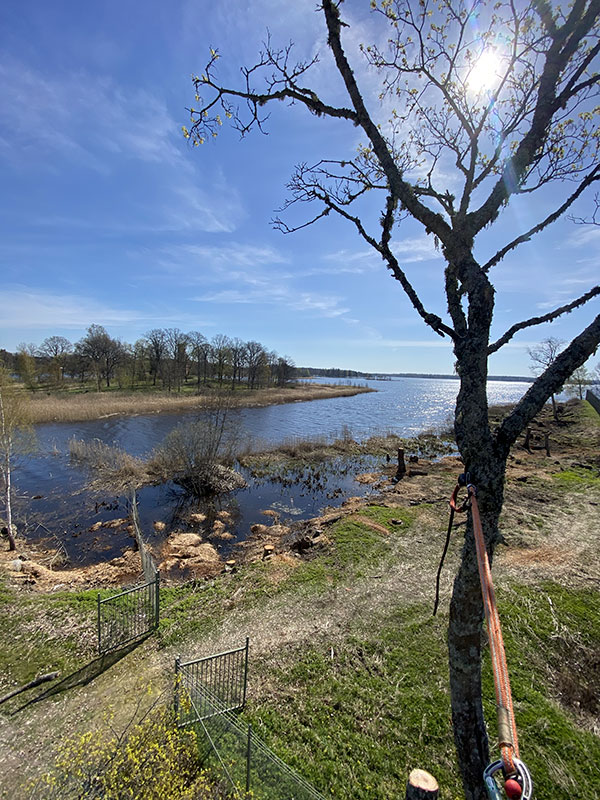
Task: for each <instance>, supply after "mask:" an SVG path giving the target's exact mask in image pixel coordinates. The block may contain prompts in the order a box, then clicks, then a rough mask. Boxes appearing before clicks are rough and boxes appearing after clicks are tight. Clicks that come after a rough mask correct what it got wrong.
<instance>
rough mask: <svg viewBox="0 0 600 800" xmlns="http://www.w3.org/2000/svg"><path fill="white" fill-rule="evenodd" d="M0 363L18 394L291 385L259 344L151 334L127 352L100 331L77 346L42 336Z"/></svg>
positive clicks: (283, 364)
mask: <svg viewBox="0 0 600 800" xmlns="http://www.w3.org/2000/svg"><path fill="white" fill-rule="evenodd" d="M0 362H2V363H3V364H4V366H5V367H6V368H7V369H9V370H10V371H11V372H12V373H13V374H16V375H18V376H19V377H20V378H21V380H22V381H23V383H24V384H25V386H26V387H27V388H28V389H30V390H31V391H33V392H35V391H36V390H37V389H39V388H42V387H43V388H49V387H51V388H55V389H61V388H66V387H67V386H68V385H69V384H71V385H72V384H73V383H79V384H81V385H82V386H85V384H86V383H87V382H91V381H93V383H94V384H95V387H96V388H97V390H98V391H100V389H101V388H102V387H103V386H105V387H106V388H107V389H109V388H111V386H113V385H116V386H118V388H119V389H136V388H143V387H156V388H159V389H161V388H162V389H166V390H167V391H169V392H171V391H176V392H179V391H181V390H182V388H183V387H184V386H186V385H189V384H190V383H192V384H193V383H195V384H196V385H197V386H198V388H200V386H201V385H207V384H211V385H215V384H216V385H218V386H219V387H223V388H225V387H226V386H230V387H231V388H232V389H233V388H235V387H236V386H240V385H244V386H246V387H249V388H250V389H258V388H263V387H268V386H284V385H285V384H286V383H288V382H289V381H291V380H293V379H294V378H295V373H296V369H295V366H294V363H293V361H292V360H291V359H290V358H288V357H286V356H280V355H278V354H277V353H276V352H275V351H273V350H268V349H267V348H266V347H265V346H264V345H262V344H261V343H260V342H256V341H247V342H244V341H242V340H241V339H238V338H230V337H229V336H224V335H223V334H217V335H216V336H213V337H212V339H210V340H209V339H207V338H206V337H205V336H204V335H203V334H202V333H200V332H198V331H191V332H189V333H184V332H183V331H180V330H179V328H153V329H152V330H149V331H148V332H147V333H146V334H145V335H144V336H142V338H141V339H138V340H137V341H136V342H135V343H134V344H129V343H127V342H123V341H121V340H120V339H116V338H114V337H112V336H110V334H109V333H108V332H107V331H106V329H105V328H104V327H103V326H102V325H90V327H89V328H88V329H87V334H86V335H85V336H84V337H83V338H82V339H80V340H79V341H78V342H75V343H73V342H70V341H69V340H68V339H66V338H65V337H64V336H49V337H48V338H46V339H44V341H43V342H41V344H39V345H36V344H21V345H19V347H18V349H17V352H16V353H10V352H8V351H7V350H0Z"/></svg>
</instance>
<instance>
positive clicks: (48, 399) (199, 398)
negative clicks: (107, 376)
mask: <svg viewBox="0 0 600 800" xmlns="http://www.w3.org/2000/svg"><path fill="white" fill-rule="evenodd" d="M369 391H373V390H372V389H369V388H367V387H364V386H338V385H321V384H299V385H297V386H293V387H285V388H282V389H257V390H253V391H250V390H248V389H242V390H236V391H234V392H210V393H206V394H200V395H176V394H167V393H166V392H165V393H144V394H131V393H128V392H117V391H114V392H112V391H111V392H86V393H81V394H52V395H44V396H41V395H34V396H33V397H31V399H30V404H29V413H30V418H31V421H32V422H33V423H43V422H82V421H84V420H92V419H102V418H103V417H110V416H125V415H130V414H160V413H169V412H171V413H174V412H178V411H192V410H195V409H198V410H203V409H210V408H214V407H215V406H218V405H220V404H221V403H222V402H223V397H224V396H226V397H227V400H228V404H229V407H232V408H244V407H256V406H268V405H278V404H281V403H297V402H305V401H308V400H320V399H325V398H329V397H350V396H352V395H355V394H360V393H362V392H369Z"/></svg>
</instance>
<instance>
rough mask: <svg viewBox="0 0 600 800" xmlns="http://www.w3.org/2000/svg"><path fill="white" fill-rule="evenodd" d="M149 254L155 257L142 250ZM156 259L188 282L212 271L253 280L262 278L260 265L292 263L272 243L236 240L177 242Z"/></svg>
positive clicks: (201, 278)
mask: <svg viewBox="0 0 600 800" xmlns="http://www.w3.org/2000/svg"><path fill="white" fill-rule="evenodd" d="M148 255H150V256H151V257H154V255H153V254H152V253H148V252H146V251H142V252H141V253H140V256H141V257H142V258H146V257H147V256H148ZM155 260H156V263H157V264H158V265H159V266H160V268H161V271H164V270H166V271H167V272H168V273H169V274H170V275H180V276H181V277H183V278H184V279H185V280H186V282H204V281H206V279H207V277H209V276H210V275H211V274H212V276H213V277H214V278H215V279H218V280H221V279H222V278H227V279H228V280H234V279H235V280H239V281H243V282H253V281H256V280H258V279H259V276H258V274H257V272H256V270H257V269H259V268H263V267H265V266H271V265H279V264H287V263H289V257H288V256H287V255H286V254H285V253H282V252H281V251H280V250H277V249H276V248H274V247H271V246H270V245H255V244H248V243H244V242H235V241H234V242H232V241H227V242H226V243H222V244H219V245H207V244H199V245H195V244H182V245H174V246H172V247H169V248H164V249H162V250H161V251H159V253H158V256H157V257H156V259H155ZM272 277H273V276H267V275H265V276H264V277H263V280H265V281H267V280H271V279H272ZM278 277H281V276H278Z"/></svg>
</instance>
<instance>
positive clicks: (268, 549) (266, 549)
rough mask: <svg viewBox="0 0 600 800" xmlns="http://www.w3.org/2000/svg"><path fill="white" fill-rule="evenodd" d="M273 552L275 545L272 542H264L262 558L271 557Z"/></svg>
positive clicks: (264, 559)
mask: <svg viewBox="0 0 600 800" xmlns="http://www.w3.org/2000/svg"><path fill="white" fill-rule="evenodd" d="M274 552H275V546H274V545H272V544H265V545H263V555H262V560H263V561H266V560H267V559H268V558H271V556H272V555H273V553H274Z"/></svg>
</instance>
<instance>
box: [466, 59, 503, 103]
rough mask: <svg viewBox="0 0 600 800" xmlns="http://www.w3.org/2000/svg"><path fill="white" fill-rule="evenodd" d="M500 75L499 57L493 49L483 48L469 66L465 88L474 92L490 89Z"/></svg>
mask: <svg viewBox="0 0 600 800" xmlns="http://www.w3.org/2000/svg"><path fill="white" fill-rule="evenodd" d="M500 77H501V75H500V59H499V58H498V56H497V55H496V53H495V52H494V51H493V50H484V51H483V53H482V54H481V55H480V56H479V58H478V59H477V61H475V62H474V64H473V66H472V67H471V71H470V72H469V76H468V78H467V88H468V89H469V90H470V91H471V92H475V93H478V92H482V91H483V92H485V91H488V90H490V89H492V88H493V87H494V86H495V85H496V84H497V83H498V81H499V80H500Z"/></svg>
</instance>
